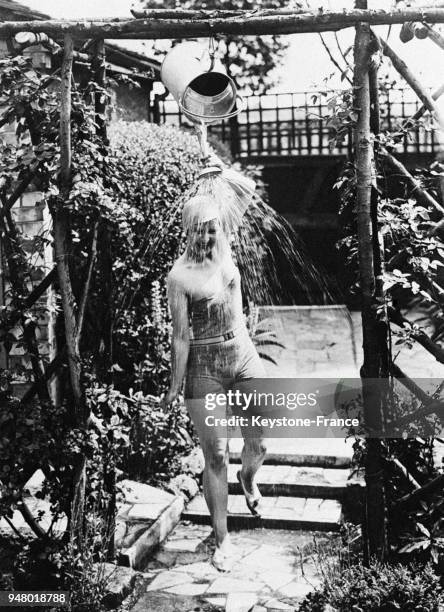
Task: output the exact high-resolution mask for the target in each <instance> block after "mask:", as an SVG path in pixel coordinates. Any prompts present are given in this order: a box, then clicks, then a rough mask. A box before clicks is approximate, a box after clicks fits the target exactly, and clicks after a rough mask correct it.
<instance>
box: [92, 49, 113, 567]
mask: <svg viewBox="0 0 444 612" xmlns="http://www.w3.org/2000/svg"><path fill="white" fill-rule="evenodd" d="M105 59H106V58H105V41H104V40H98V41H97V42H96V44H95V49H94V56H93V60H92V64H91V67H92V72H93V78H94V81H95V83H96V84H97V86H98V91H96V92H95V111H96V124H97V134H98V135H99V136H100V138H101V140H102V145H103V149H104V150H103V154H104V155H106V147H107V144H108V138H107V132H106V117H105V115H106V102H107V99H106V95H107V94H105V91H104V90H105V87H106V63H105ZM111 244H112V240H111V230H110V228H109V227H108V226H107V225H106V221H105V223H102V227H101V232H100V250H99V254H100V255H99V256H100V260H101V270H102V274H103V280H104V287H103V294H102V296H103V303H104V304H103V305H104V310H103V319H102V322H101V341H102V343H103V347H104V349H103V353H102V359H101V361H102V363H101V367H100V369H101V378H102V380H103V381H104V382H106V383H107V384H108V383H110V382H112V379H111V378H110V372H111V366H112V363H113V299H112V294H113V258H112V253H111ZM108 416H109V417H111V414H109V415H108ZM113 443H114V441H113V432H112V431H111V432H110V440H109V444H110V448H112V445H113ZM103 472H104V476H103V489H104V491H105V492H106V493H107V494H108V496H109V502H108V506H107V509H106V516H105V522H106V534H107V538H108V541H107V543H106V545H107V556H108V560H111V559H112V558H113V557H114V553H115V549H114V531H115V517H116V470H115V466H114V463H113V459H112V451H111V457H110V459H109V460H108V458H106V457H105V465H104V467H103Z"/></svg>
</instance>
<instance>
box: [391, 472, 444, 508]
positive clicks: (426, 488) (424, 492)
mask: <svg viewBox="0 0 444 612" xmlns="http://www.w3.org/2000/svg"><path fill="white" fill-rule="evenodd" d="M443 487H444V474H440V475H439V476H436V478H433V480H430V481H429V482H428V483H427V484H425V485H423V486H422V487H420V488H419V489H416V491H412V493H409V494H408V495H404V497H401V499H398V501H397V502H396V503H395V506H396V507H405V506H407V505H410V504H412V503H414V502H415V501H418V500H420V499H424V498H425V497H427V496H428V495H430V494H431V493H434V492H435V491H436V490H437V489H441V488H443Z"/></svg>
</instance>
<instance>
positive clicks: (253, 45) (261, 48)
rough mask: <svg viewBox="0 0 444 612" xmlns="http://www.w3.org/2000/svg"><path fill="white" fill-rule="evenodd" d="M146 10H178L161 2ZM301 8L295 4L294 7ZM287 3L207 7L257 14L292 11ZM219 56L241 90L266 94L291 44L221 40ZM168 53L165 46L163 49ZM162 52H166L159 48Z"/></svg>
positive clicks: (148, 2)
mask: <svg viewBox="0 0 444 612" xmlns="http://www.w3.org/2000/svg"><path fill="white" fill-rule="evenodd" d="M142 4H143V6H144V8H173V9H174V8H177V3H176V2H175V0H167V1H166V2H165V1H162V2H160V1H159V0H144V1H143V2H142ZM291 5H294V6H296V7H297V6H300V4H299V3H298V2H295V1H294V0H292V1H291V2H290V6H291ZM288 7H289V3H288V2H287V1H285V0H264V1H262V2H255V1H251V0H209V1H208V2H206V3H205V8H206V9H208V10H212V9H217V10H237V9H244V10H247V11H252V12H254V11H256V10H258V9H278V8H288ZM180 8H181V9H193V8H194V9H201V8H202V3H200V2H196V0H186V1H185V2H182V3H181V5H180ZM217 41H218V56H220V59H221V61H222V63H223V65H224V67H225V69H226V71H227V74H228V75H229V76H231V77H232V78H233V79H234V81H235V82H236V85H237V86H238V88H239V89H240V90H242V91H243V92H245V93H250V92H254V93H264V92H265V91H267V89H269V88H270V87H272V86H273V85H275V84H276V80H277V75H276V74H273V70H274V69H275V68H276V67H277V66H278V65H279V63H280V62H281V61H282V59H283V57H284V55H285V51H286V50H287V48H288V42H287V41H286V40H285V37H283V36H273V35H268V36H242V37H241V36H230V35H225V36H224V37H217ZM162 49H164V46H163V47H162ZM158 52H162V51H161V50H160V48H159V47H158Z"/></svg>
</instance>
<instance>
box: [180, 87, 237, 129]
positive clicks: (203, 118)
mask: <svg viewBox="0 0 444 612" xmlns="http://www.w3.org/2000/svg"><path fill="white" fill-rule="evenodd" d="M236 100H238V101H239V107H238V108H236V110H234V111H231V113H228V114H227V115H198V114H197V113H193V112H192V111H189V110H186V109H185V108H184V106H183V104H182V98H181V99H180V100H179V102H178V105H179V110H181V111H182V112H183V114H184V115H185V116H186V117H190V118H192V119H196V120H198V121H199V122H201V121H208V120H211V121H218V120H219V119H230V118H231V117H235V116H236V115H239V113H241V112H242V111H243V110H244V108H245V99H244V98H243V97H242V96H241V95H240V94H236Z"/></svg>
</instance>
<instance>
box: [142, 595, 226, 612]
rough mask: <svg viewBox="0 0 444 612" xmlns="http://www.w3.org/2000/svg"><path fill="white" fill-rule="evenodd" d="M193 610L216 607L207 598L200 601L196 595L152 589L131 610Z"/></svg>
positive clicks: (208, 611) (203, 611)
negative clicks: (190, 595)
mask: <svg viewBox="0 0 444 612" xmlns="http://www.w3.org/2000/svg"><path fill="white" fill-rule="evenodd" d="M192 610H199V612H213V611H214V607H213V606H212V604H210V603H208V602H206V601H205V600H202V601H200V600H199V599H198V598H196V597H189V596H185V595H176V594H174V593H165V592H158V591H150V592H149V593H144V594H143V595H142V597H141V598H140V599H139V600H138V601H137V603H136V604H135V606H134V607H133V608H131V612H191V611H192Z"/></svg>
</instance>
